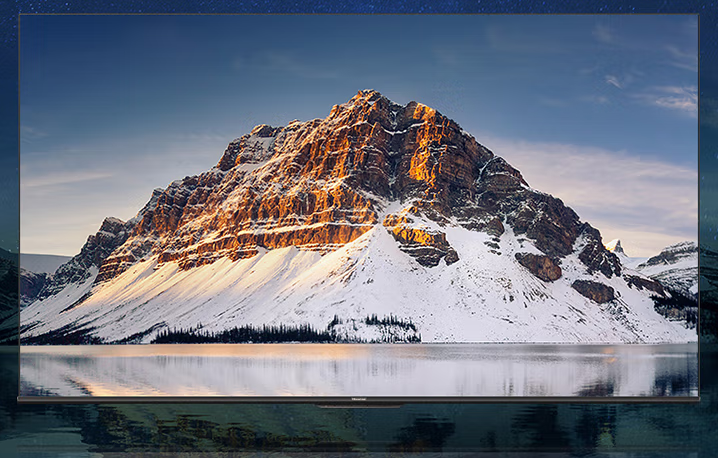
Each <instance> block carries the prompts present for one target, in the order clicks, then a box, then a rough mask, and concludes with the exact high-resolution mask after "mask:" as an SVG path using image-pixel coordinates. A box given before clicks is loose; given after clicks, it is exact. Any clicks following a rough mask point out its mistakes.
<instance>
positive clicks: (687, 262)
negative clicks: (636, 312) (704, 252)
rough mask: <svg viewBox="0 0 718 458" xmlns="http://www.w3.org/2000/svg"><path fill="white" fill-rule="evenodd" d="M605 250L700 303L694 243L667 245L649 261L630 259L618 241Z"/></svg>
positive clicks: (630, 266) (613, 241) (632, 267)
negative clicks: (698, 299)
mask: <svg viewBox="0 0 718 458" xmlns="http://www.w3.org/2000/svg"><path fill="white" fill-rule="evenodd" d="M606 249H607V250H608V251H610V252H612V253H613V254H615V255H616V256H618V259H620V261H621V264H622V265H623V266H624V267H626V268H628V269H631V270H635V271H637V272H640V273H641V274H643V275H646V276H648V277H650V278H653V279H654V280H658V281H659V282H660V283H661V284H662V285H663V286H664V287H667V288H670V289H672V290H674V291H677V292H679V293H680V294H683V295H685V296H688V297H690V298H693V299H695V300H697V294H698V245H697V244H696V243H695V242H691V241H685V242H680V243H676V244H673V245H670V246H667V247H665V248H664V249H663V250H661V252H660V253H658V254H657V255H655V256H652V257H650V258H645V257H633V256H628V255H627V254H626V252H625V251H623V247H622V246H621V241H620V240H618V239H615V240H611V241H610V242H608V243H607V244H606Z"/></svg>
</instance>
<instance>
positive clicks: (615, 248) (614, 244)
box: [606, 239, 626, 256]
mask: <svg viewBox="0 0 718 458" xmlns="http://www.w3.org/2000/svg"><path fill="white" fill-rule="evenodd" d="M606 249H607V250H608V251H610V252H611V253H614V254H622V255H624V256H625V255H626V253H625V252H624V251H623V247H622V246H621V241H620V240H619V239H613V240H611V241H610V242H608V243H607V244H606Z"/></svg>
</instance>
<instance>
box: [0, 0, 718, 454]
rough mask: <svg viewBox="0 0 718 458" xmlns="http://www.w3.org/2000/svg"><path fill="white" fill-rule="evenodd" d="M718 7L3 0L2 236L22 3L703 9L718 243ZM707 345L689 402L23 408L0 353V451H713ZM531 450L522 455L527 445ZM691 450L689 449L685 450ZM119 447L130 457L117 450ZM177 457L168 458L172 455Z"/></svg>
mask: <svg viewBox="0 0 718 458" xmlns="http://www.w3.org/2000/svg"><path fill="white" fill-rule="evenodd" d="M717 6H718V5H716V4H715V3H714V2H703V1H686V0H671V1H644V2H623V1H606V2H598V1H594V0H588V1H582V0H572V1H545V2H544V1H537V0H532V1H436V2H429V1H426V2H420V1H400V2H388V1H376V2H367V1H359V2H351V3H346V4H335V3H333V2H327V1H324V2H313V3H312V4H310V5H306V6H305V5H302V4H301V3H300V2H281V1H256V2H234V1H229V0H216V1H213V0H208V1H189V0H185V1H181V2H172V1H168V0H165V1H152V0H147V1H116V2H109V1H103V2H96V1H67V2H66V1H62V0H61V1H45V2H40V1H36V2H32V1H17V2H15V4H14V5H13V4H10V5H8V4H7V3H3V4H2V5H0V32H1V35H0V37H1V39H2V46H1V47H0V118H1V120H2V122H0V151H1V152H2V154H0V190H1V193H0V208H1V213H2V218H0V246H2V247H6V248H14V249H15V250H17V245H18V214H19V204H18V110H17V106H18V103H17V81H18V74H17V68H18V59H17V45H18V43H17V38H18V28H17V27H18V14H19V13H213V14H223V13H362V14H366V13H532V14H536V13H582V14H593V13H699V14H700V100H699V103H700V128H701V131H700V192H701V202H700V218H701V242H702V243H707V244H710V245H713V247H714V248H715V246H716V245H715V244H716V243H718V242H714V240H713V235H715V234H716V230H718V228H717V227H716V223H717V222H718V217H717V216H718V213H717V212H716V202H715V200H713V199H712V197H713V196H718V186H716V183H718V180H716V178H718V177H717V176H716V172H717V171H718V53H717V50H718V33H716V31H717V30H718V12H717V11H716V10H718V8H717ZM716 354H717V353H716V351H715V349H714V347H711V346H710V345H703V347H702V358H701V370H702V374H701V376H702V386H701V397H702V399H701V403H700V404H694V405H614V404H610V405H595V404H594V405H591V404H571V405H566V404H564V405H551V404H544V405H534V404H503V405H446V404H439V405H408V406H404V407H402V408H400V409H392V410H370V409H358V410H347V409H331V410H322V409H319V408H317V407H315V406H312V405H274V404H269V405H242V404H238V405H182V404H171V405H124V406H111V405H104V406H95V405H90V406H26V405H23V406H18V405H16V403H15V396H17V388H16V385H15V383H16V380H17V377H18V374H17V364H16V362H17V349H16V347H2V348H1V349H0V382H1V383H2V389H0V393H1V394H0V451H2V452H9V453H7V454H4V456H8V455H9V456H58V455H60V454H68V455H67V456H89V453H90V452H94V453H108V452H129V451H134V452H166V453H172V452H178V451H183V452H190V455H187V456H191V455H192V454H193V453H192V452H197V453H199V452H212V451H223V452H232V451H247V452H252V451H284V452H288V453H300V452H307V451H310V452H319V451H322V452H325V453H328V454H329V455H331V456H334V455H336V454H338V453H341V452H342V451H347V450H366V451H370V452H372V451H373V452H436V451H445V452H446V451H455V452H471V451H482V452H486V453H493V452H497V453H499V455H487V456H512V455H504V454H502V453H501V452H513V453H516V454H517V455H515V456H533V454H532V453H529V452H544V453H555V455H548V456H595V457H598V456H602V457H603V456H605V457H608V456H624V455H621V453H635V454H636V455H634V456H651V457H653V456H655V457H659V456H660V457H664V456H665V457H669V456H696V454H697V455H698V456H701V457H702V456H706V457H707V456H718V439H716V437H715V436H716V434H715V428H714V427H715V425H716V424H718V384H717V383H716V377H717V376H718V373H717V371H716V367H717V366H718V365H717V364H716V362H718V358H716ZM524 452H526V453H525V454H524ZM686 453H689V454H690V453H693V455H686ZM120 456H129V453H121V454H120ZM168 456H169V455H168Z"/></svg>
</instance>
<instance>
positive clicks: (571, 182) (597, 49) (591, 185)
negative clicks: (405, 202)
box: [19, 15, 710, 256]
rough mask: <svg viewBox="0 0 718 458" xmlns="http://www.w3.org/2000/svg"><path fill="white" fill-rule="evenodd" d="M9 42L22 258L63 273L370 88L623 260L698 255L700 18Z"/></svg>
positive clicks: (480, 21) (36, 21)
mask: <svg viewBox="0 0 718 458" xmlns="http://www.w3.org/2000/svg"><path fill="white" fill-rule="evenodd" d="M19 30H20V33H19V36H20V77H19V81H20V192H21V199H20V208H21V212H20V214H21V227H20V233H21V249H22V251H23V252H26V253H45V254H60V255H74V254H76V253H77V252H79V249H80V247H81V246H82V244H83V243H84V241H85V239H86V238H87V236H88V235H89V234H92V233H94V232H96V231H97V229H98V228H99V225H100V223H101V222H102V220H103V218H104V217H106V216H115V217H119V218H122V219H128V218H131V217H132V216H134V215H135V213H136V212H137V211H138V210H139V209H140V208H141V207H142V206H143V205H144V204H145V203H146V201H147V200H148V199H149V196H150V195H151V192H152V189H154V188H157V187H165V186H167V185H168V184H169V183H170V182H172V181H173V180H175V179H180V178H183V177H184V176H187V175H192V174H197V173H200V172H202V171H205V170H208V169H210V168H211V167H212V166H213V165H214V164H216V162H217V161H218V160H219V158H220V157H221V154H222V152H223V151H224V148H225V147H226V146H227V143H229V141H231V140H232V139H234V138H237V137H239V136H241V135H242V134H244V133H247V132H248V131H249V130H251V128H252V127H253V126H255V125H257V124H262V123H266V124H272V125H286V124H287V123H288V122H290V121H292V120H294V119H300V120H308V119H313V118H323V117H325V116H327V115H328V113H329V111H330V109H331V107H332V106H333V105H335V104H338V103H343V102H345V101H347V100H348V99H350V98H351V97H352V96H353V95H354V94H356V92H357V90H360V89H365V88H372V89H376V90H378V91H380V92H382V93H383V94H384V95H385V96H387V97H389V98H390V99H392V100H393V101H395V102H397V103H401V104H406V103H408V102H409V101H411V100H416V101H419V102H422V103H424V104H426V105H429V106H431V107H433V108H435V109H437V110H439V111H440V112H441V113H442V114H444V115H446V116H448V117H450V118H452V119H454V120H455V121H456V122H458V123H459V124H460V125H461V126H462V128H463V129H464V130H466V131H468V132H469V133H471V134H472V135H474V136H475V137H476V139H477V140H478V141H479V142H480V143H482V144H484V145H485V146H487V147H488V148H490V149H492V150H493V151H494V152H495V153H496V154H498V155H500V156H503V157H504V158H506V160H507V161H508V162H509V163H511V164H512V165H513V166H515V167H516V168H518V169H519V170H521V172H522V173H523V175H524V178H525V179H526V180H527V181H528V183H529V184H530V185H531V186H533V187H534V188H536V189H539V190H541V191H545V192H549V193H551V194H553V195H555V196H557V197H559V198H561V199H562V200H563V201H564V202H565V203H567V204H568V205H569V206H571V207H572V208H574V210H576V211H577V213H578V214H579V215H580V216H581V218H582V219H583V220H584V221H589V222H590V223H591V224H592V225H593V226H595V227H597V228H598V229H599V230H600V231H601V232H602V234H603V237H604V241H606V242H607V241H609V240H611V239H613V238H620V239H621V241H622V245H623V247H624V249H625V250H626V252H627V253H628V254H629V255H630V256H650V255H653V254H656V253H657V252H659V251H660V249H661V248H663V247H664V246H666V245H668V244H671V243H675V242H679V241H682V240H696V239H697V219H698V181H699V179H702V180H705V178H704V176H701V177H700V178H699V174H698V116H697V114H698V107H697V99H698V59H697V56H698V19H697V17H696V16H695V15H645V16H577V15H569V16H22V17H21V20H20V29H19ZM709 103H710V102H709ZM702 119H708V121H709V122H710V117H708V118H706V117H705V116H702ZM701 175H704V174H703V173H702V174H701ZM706 192H707V193H708V192H709V191H708V190H707V191H706ZM705 195H708V194H705ZM702 216H705V215H702ZM706 228H707V229H710V225H706Z"/></svg>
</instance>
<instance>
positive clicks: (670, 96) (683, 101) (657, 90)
mask: <svg viewBox="0 0 718 458" xmlns="http://www.w3.org/2000/svg"><path fill="white" fill-rule="evenodd" d="M633 97H634V98H636V99H637V100H639V101H641V102H642V103H645V104H648V105H653V106H657V107H661V108H668V109H670V110H674V111H677V112H679V113H682V114H685V115H689V116H691V117H696V116H697V115H698V91H697V88H696V87H695V86H654V87H652V88H649V89H648V90H647V91H645V92H642V93H639V94H635V95H634V96H633Z"/></svg>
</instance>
